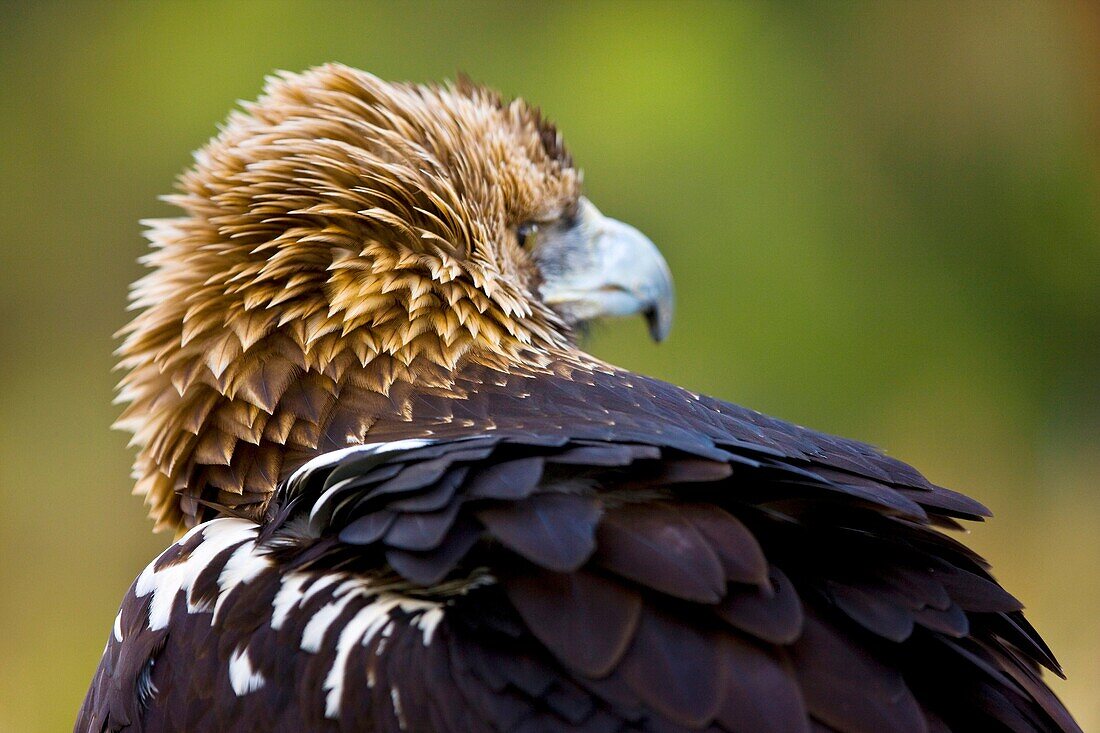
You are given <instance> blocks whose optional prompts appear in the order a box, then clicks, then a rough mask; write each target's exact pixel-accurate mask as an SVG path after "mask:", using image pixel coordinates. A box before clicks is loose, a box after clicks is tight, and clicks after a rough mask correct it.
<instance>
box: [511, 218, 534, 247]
mask: <svg viewBox="0 0 1100 733" xmlns="http://www.w3.org/2000/svg"><path fill="white" fill-rule="evenodd" d="M538 234H539V225H538V223H536V222H533V221H528V222H524V223H523V224H520V225H519V226H518V227H517V228H516V241H517V242H519V246H520V247H523V248H524V249H527V248H530V247H533V246H534V244H535V240H537V239H538Z"/></svg>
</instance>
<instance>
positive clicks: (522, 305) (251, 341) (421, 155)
mask: <svg viewBox="0 0 1100 733" xmlns="http://www.w3.org/2000/svg"><path fill="white" fill-rule="evenodd" d="M180 189H181V191H180V193H177V194H175V195H172V196H169V197H167V200H168V201H170V202H171V203H173V204H175V205H177V206H179V207H180V208H181V209H183V211H184V213H185V216H183V217H181V218H176V219H158V220H151V221H148V222H147V225H148V226H149V232H148V237H149V239H150V241H151V242H152V244H153V246H154V248H155V250H154V251H153V253H151V254H150V255H148V256H147V257H145V258H144V260H143V261H144V263H145V264H146V265H148V266H149V267H151V268H152V270H153V272H152V273H150V274H149V275H148V276H146V277H145V278H143V279H142V280H140V281H139V282H138V283H137V284H136V285H135V287H134V289H133V294H132V307H133V308H134V309H137V310H139V313H138V315H137V316H136V317H135V318H134V319H133V321H132V322H131V323H130V324H129V325H128V326H127V327H126V328H124V329H123V330H122V332H121V334H122V335H124V336H125V340H124V342H123V344H122V347H121V348H120V349H119V354H120V356H121V360H120V362H119V366H120V368H122V369H124V370H126V371H127V374H126V376H125V377H124V378H123V380H122V383H121V385H120V389H121V391H120V395H119V397H120V400H121V401H125V402H128V403H129V406H128V407H127V408H126V410H125V412H124V413H123V415H122V417H121V419H120V420H119V421H118V426H119V427H122V428H125V429H127V430H130V431H132V432H133V434H134V437H133V441H132V443H133V444H134V445H136V446H137V447H138V448H139V454H138V457H137V461H136V463H135V467H134V470H135V474H136V479H137V486H136V489H135V492H136V493H140V494H143V495H145V497H146V501H147V502H148V504H149V506H150V513H151V516H152V517H153V518H154V519H156V523H157V528H158V529H171V528H174V529H176V530H182V529H186V528H188V527H191V526H194V524H195V523H196V522H198V521H199V520H200V518H201V517H202V516H203V515H204V510H203V507H204V506H207V505H211V506H214V507H217V508H219V509H226V510H232V511H233V512H234V513H239V514H243V515H245V516H253V517H254V516H258V514H259V512H261V511H262V509H263V507H264V505H265V502H266V500H267V499H268V498H269V497H270V495H271V492H272V491H273V490H274V488H275V485H276V482H277V481H278V480H279V478H280V476H283V475H285V473H286V468H287V456H288V455H289V456H291V457H293V456H296V455H308V454H310V453H312V452H315V451H316V450H317V448H318V441H319V440H320V439H321V436H322V434H323V432H324V428H325V426H326V420H327V418H328V414H329V410H330V408H331V406H332V405H333V404H334V402H335V401H336V399H337V397H338V396H339V395H340V394H341V393H342V392H345V391H347V390H348V389H349V388H350V389H353V390H358V391H367V392H371V393H376V394H377V395H379V396H381V397H386V396H387V395H389V394H390V393H391V389H392V386H393V385H394V383H397V382H405V383H410V384H412V383H415V384H418V385H421V386H431V387H435V388H439V389H442V390H446V389H448V388H450V387H451V386H452V385H453V383H454V378H453V375H454V373H455V371H456V369H457V367H458V365H459V364H460V363H461V362H464V361H469V362H472V363H479V364H485V365H491V366H493V367H494V368H497V369H501V370H505V371H507V370H509V369H512V368H515V367H519V366H522V367H524V368H539V367H541V366H542V365H544V364H545V363H546V362H547V354H548V353H550V352H554V353H559V352H565V351H569V350H570V349H569V338H570V337H569V329H568V327H567V326H566V325H565V323H564V322H563V320H562V319H561V318H559V317H558V316H557V315H555V313H554V312H553V311H552V310H550V308H548V307H547V306H545V305H543V303H542V302H541V301H540V300H539V299H538V298H537V297H535V295H534V292H533V291H534V288H536V287H537V285H538V274H537V272H536V271H535V270H534V268H533V267H532V266H531V263H530V261H529V258H528V257H527V256H526V255H525V253H523V252H522V251H521V250H520V247H519V245H518V243H517V242H516V239H515V234H514V231H515V228H516V226H517V225H518V224H520V223H522V222H526V221H553V220H557V219H560V218H562V217H563V216H569V215H571V214H572V213H573V211H574V210H575V209H576V207H577V205H578V197H579V175H578V172H577V171H576V170H575V169H574V168H573V167H572V163H571V161H570V158H569V156H568V154H567V153H566V152H565V150H564V148H563V147H562V146H561V143H560V139H559V138H558V135H557V133H556V131H555V130H554V128H553V127H551V126H549V125H548V124H547V123H546V122H544V121H543V120H542V119H541V118H540V115H539V114H538V112H537V111H536V110H533V109H532V108H530V107H528V106H527V105H526V104H524V103H523V102H522V101H515V102H512V103H509V104H504V103H503V102H502V101H501V99H500V97H499V96H497V95H496V94H495V93H492V92H490V91H488V90H485V89H483V88H481V87H478V86H474V85H472V84H470V83H468V82H462V83H459V84H457V85H451V86H445V87H442V86H440V87H437V86H432V87H428V86H412V85H403V84H390V83H386V82H384V81H381V80H380V79H378V78H376V77H373V76H371V75H369V74H366V73H364V72H361V71H356V70H353V69H349V68H347V67H343V66H337V65H329V66H324V67H321V68H318V69H314V70H311V71H308V72H306V73H303V74H280V75H279V76H277V77H275V78H272V79H271V80H270V81H269V83H268V85H267V87H266V89H265V92H264V95H263V96H261V97H260V99H259V100H258V101H257V102H255V103H253V104H248V105H246V106H245V108H244V111H241V112H235V113H234V114H233V115H232V116H231V117H230V118H229V121H228V123H227V124H226V125H225V128H224V130H223V131H222V132H221V134H219V135H218V136H217V137H216V138H215V139H213V140H212V141H211V142H210V143H209V144H208V145H207V146H206V147H204V148H203V149H202V150H200V151H198V153H196V155H195V165H194V167H193V168H192V169H191V170H190V171H188V172H187V173H186V174H185V175H184V176H183V177H182V179H181V181H180ZM578 353H579V352H578ZM349 386H350V387H349ZM386 407H387V409H390V410H395V411H398V412H400V411H401V410H402V409H403V408H402V406H401V405H393V406H389V405H387V406H386ZM373 417H376V415H371V414H370V411H368V412H366V413H364V414H363V416H362V424H361V425H358V426H354V427H355V429H354V430H353V431H351V432H350V433H349V434H348V435H347V440H348V441H349V442H350V443H354V442H361V441H362V440H363V436H364V434H365V433H366V431H367V430H368V429H369V427H370V424H371V419H372V418H373ZM197 487H205V488H202V489H199V488H197Z"/></svg>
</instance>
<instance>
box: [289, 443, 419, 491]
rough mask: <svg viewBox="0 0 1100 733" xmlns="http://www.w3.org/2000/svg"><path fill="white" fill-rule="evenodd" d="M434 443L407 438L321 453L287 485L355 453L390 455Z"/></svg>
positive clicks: (297, 471) (292, 475)
mask: <svg viewBox="0 0 1100 733" xmlns="http://www.w3.org/2000/svg"><path fill="white" fill-rule="evenodd" d="M434 442H435V441H433V440H424V439H423V438H407V439H405V440H394V441H390V442H389V443H364V444H362V445H352V446H348V447H347V448H340V449H338V450H334V451H329V452H328V453H322V454H321V455H319V456H316V457H315V458H311V459H310V460H308V461H306V462H305V463H303V464H302V465H301V466H299V467H298V470H296V471H295V472H294V473H292V474H290V479H288V481H287V483H291V484H292V483H294V482H295V481H297V480H298V479H299V478H301V477H302V476H304V475H305V474H307V473H310V472H311V471H316V470H317V469H318V468H324V467H325V466H330V465H332V464H334V463H338V462H339V461H342V460H344V459H345V458H347V457H348V456H351V455H355V454H356V453H363V454H364V455H368V456H371V455H378V454H381V453H392V452H394V451H401V450H412V449H413V448H423V447H424V446H426V445H431V444H432V443H434Z"/></svg>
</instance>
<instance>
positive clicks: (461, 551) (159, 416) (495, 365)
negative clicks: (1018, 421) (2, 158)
mask: <svg viewBox="0 0 1100 733" xmlns="http://www.w3.org/2000/svg"><path fill="white" fill-rule="evenodd" d="M167 200H168V201H169V202H171V203H172V204H174V205H176V206H177V207H179V209H181V210H182V215H181V216H178V217H176V218H167V219H156V220H151V221H148V222H145V224H146V226H147V236H148V238H149V240H150V241H151V244H152V249H151V251H150V253H149V254H148V255H146V256H145V257H144V264H146V265H147V266H148V267H149V268H150V271H149V272H148V274H146V275H145V277H143V278H142V279H141V280H139V281H138V282H137V283H136V284H135V286H134V288H133V290H132V295H131V304H132V308H133V309H134V310H135V311H136V312H137V313H136V316H135V317H134V318H133V320H132V322H130V324H129V325H128V326H126V327H125V328H124V330H123V331H122V332H121V336H120V338H121V339H122V343H121V346H120V348H119V354H120V361H119V365H120V368H121V370H122V371H123V372H124V377H123V379H122V381H121V384H120V387H119V399H120V401H122V402H124V403H126V405H127V406H126V407H125V410H124V412H123V414H122V416H121V418H120V420H119V425H120V426H121V427H122V428H124V429H126V430H129V431H131V432H132V434H133V441H132V443H133V445H134V446H136V448H137V458H136V462H135V465H134V477H135V480H136V488H135V492H136V493H138V494H141V495H142V496H144V498H145V502H146V503H147V505H148V507H149V510H150V516H151V518H152V519H153V520H154V521H155V523H156V527H157V528H158V529H162V530H170V531H173V532H175V533H176V538H177V540H176V542H175V543H174V544H172V545H171V546H170V547H168V549H166V550H165V551H164V552H163V553H162V554H161V555H160V556H159V557H157V558H156V559H155V560H153V562H152V563H150V564H149V565H148V566H147V567H146V568H145V569H144V570H143V571H142V572H141V574H140V575H139V577H138V578H137V579H136V580H135V581H134V583H133V584H132V585H131V587H130V589H129V591H128V592H127V594H126V596H125V598H124V599H123V601H122V604H121V608H120V610H119V612H118V615H117V616H115V619H114V623H113V627H112V629H111V630H110V632H109V634H108V639H107V645H106V649H105V650H104V653H103V656H102V659H101V661H100V663H99V667H98V669H97V670H96V672H95V674H94V676H93V679H92V681H91V684H90V688H89V690H88V692H87V696H86V698H85V700H84V702H83V705H82V707H81V709H80V711H79V714H78V719H77V721H76V727H75V729H76V730H77V731H80V732H83V731H88V732H92V731H94V732H95V733H103V732H105V731H190V732H196V731H230V730H232V731H398V732H399V731H413V732H415V731H559V730H577V731H607V732H610V731H653V732H662V733H671V732H673V731H727V732H730V733H756V732H761V731H775V732H783V733H788V732H789V733H808V732H810V731H813V732H824V731H836V732H842V733H882V732H883V731H896V732H898V733H935V732H940V731H1016V732H1023V731H1079V728H1078V727H1077V725H1076V724H1075V722H1074V721H1073V719H1072V717H1071V715H1070V714H1069V713H1068V712H1067V711H1066V709H1065V708H1064V707H1063V705H1062V704H1061V703H1060V702H1059V700H1058V699H1057V697H1056V696H1055V695H1054V694H1053V693H1052V692H1051V690H1050V689H1049V688H1048V687H1047V685H1046V684H1045V683H1044V681H1043V678H1042V671H1041V668H1043V667H1045V668H1046V669H1047V670H1050V671H1052V672H1053V673H1055V674H1061V671H1060V669H1059V666H1058V662H1057V661H1056V660H1055V658H1054V655H1053V654H1052V653H1051V651H1050V649H1049V648H1048V647H1047V645H1046V644H1045V643H1044V642H1043V640H1042V639H1041V638H1040V636H1039V634H1038V633H1037V632H1036V631H1035V629H1034V628H1033V627H1032V626H1031V625H1030V624H1029V623H1028V621H1027V620H1026V619H1025V617H1024V615H1023V614H1022V612H1021V609H1022V605H1021V603H1020V601H1018V600H1017V599H1016V598H1015V597H1013V596H1012V595H1011V594H1009V593H1008V592H1007V591H1006V590H1004V589H1003V588H1002V587H1001V586H1000V585H999V584H998V583H997V581H996V580H995V579H994V578H993V576H992V575H991V574H990V571H989V568H988V565H987V563H986V562H985V561H984V560H983V559H982V558H981V557H979V556H978V555H977V554H976V553H975V552H973V551H972V550H970V549H968V548H967V547H966V546H965V545H964V544H962V543H960V542H959V541H958V540H957V539H956V538H955V537H954V536H952V535H951V534H950V532H951V531H952V530H957V529H959V528H960V527H961V521H964V520H981V519H982V518H983V517H985V516H987V515H988V511H987V509H986V508H985V507H984V506H982V504H980V503H978V502H977V501H975V500H973V499H971V498H968V497H967V496H964V495H962V494H960V493H956V492H954V491H951V490H949V489H946V488H942V487H940V486H937V485H935V484H933V483H931V482H930V481H928V480H927V479H926V478H925V477H924V476H923V475H922V474H921V473H919V472H918V471H917V470H915V469H914V468H912V467H910V466H908V465H906V464H905V463H902V462H900V461H898V460H896V459H894V458H891V457H888V456H886V455H884V454H883V453H881V452H880V451H878V450H876V449H875V448H872V447H870V446H868V445H865V444H863V443H860V442H856V441H853V440H846V439H843V438H839V437H833V436H830V435H826V434H823V433H819V432H815V431H813V430H810V429H807V428H804V427H800V426H796V425H793V424H790V423H787V422H784V421H781V420H778V419H775V418H772V417H768V416H765V415H763V414H761V413H759V412H756V411H753V410H750V409H746V408H743V407H738V406H735V405H732V404H728V403H726V402H723V401H720V400H717V399H713V398H710V397H707V396H703V395H700V394H696V393H694V392H692V391H689V390H687V389H683V388H680V387H677V386H674V385H671V384H667V383H665V382H661V381H658V380H656V379H652V378H649V377H645V376H642V375H639V374H635V373H632V372H629V371H626V370H623V369H620V368H617V367H615V366H612V365H611V364H608V363H605V362H604V361H601V360H600V359H598V358H596V357H594V356H592V355H590V354H588V353H586V352H585V351H583V350H582V348H581V347H580V346H579V342H580V340H581V336H582V335H583V333H584V331H585V327H586V324H588V323H590V322H591V321H593V320H594V319H597V318H602V317H605V316H625V315H631V314H640V315H643V316H644V317H645V318H646V319H647V321H648V324H649V329H650V332H651V334H652V336H653V337H654V338H655V339H658V340H660V339H662V338H663V337H664V336H665V335H666V334H667V332H668V330H669V327H670V324H671V318H672V308H673V305H672V303H673V287H672V279H671V276H670V274H669V269H668V267H667V265H666V263H665V261H664V259H663V258H662V257H661V255H660V253H659V251H658V250H657V248H656V247H655V246H654V244H653V243H652V242H651V241H650V240H649V239H647V238H646V237H645V236H643V235H642V234H641V233H640V232H639V231H638V230H637V229H635V228H633V227H631V226H628V225H627V224H624V223H621V222H619V221H616V220H614V219H611V218H609V217H607V216H605V215H603V214H602V213H601V212H600V211H599V209H598V208H597V207H596V206H595V205H594V204H593V203H591V202H590V201H589V200H588V199H587V198H585V197H584V195H583V193H582V176H581V172H580V169H579V168H578V167H577V166H576V165H575V164H574V162H573V160H572V158H571V156H570V154H569V152H568V151H567V149H566V147H565V145H564V144H563V142H562V138H561V135H560V134H559V133H558V131H557V129H556V128H555V127H554V126H553V125H552V124H551V123H550V122H549V121H547V119H545V118H544V117H543V115H542V114H541V112H540V111H539V110H538V109H537V108H535V107H533V106H531V105H529V104H527V103H526V102H524V101H522V100H514V101H513V100H508V99H505V98H503V97H502V96H501V95H500V94H498V93H496V92H494V91H492V90H489V89H486V88H484V87H482V86H479V85H477V84H474V83H473V82H471V81H469V80H467V79H465V78H460V79H459V80H458V81H456V82H453V83H448V84H441V85H415V84H405V83H401V84H398V83H388V82H385V81H382V80H380V79H378V78H376V77H374V76H372V75H370V74H367V73H365V72H362V71H358V70H355V69H352V68H348V67H345V66H342V65H336V64H330V65H325V66H321V67H317V68H313V69H310V70H307V71H305V72H303V73H300V74H290V73H283V74H279V75H277V76H275V77H272V78H271V79H270V80H269V81H268V83H267V85H266V87H265V90H264V92H263V94H262V96H260V97H259V99H258V100H257V101H256V102H254V103H248V104H244V105H243V107H242V108H241V109H240V110H239V111H237V112H234V113H233V114H231V116H230V117H229V119H228V121H227V122H226V124H225V125H224V126H223V127H222V128H221V131H220V133H219V134H218V135H217V136H216V137H215V138H214V139H213V140H212V141H210V142H209V143H208V144H207V145H206V146H205V147H204V148H202V149H201V150H200V151H199V152H198V153H197V154H196V155H195V161H194V165H193V166H192V167H191V168H190V169H189V170H188V171H187V172H186V173H184V174H183V176H182V177H181V179H180V180H179V183H178V187H177V192H176V193H175V194H174V195H172V196H169V197H168V199H167ZM696 325H697V326H699V325H701V324H696Z"/></svg>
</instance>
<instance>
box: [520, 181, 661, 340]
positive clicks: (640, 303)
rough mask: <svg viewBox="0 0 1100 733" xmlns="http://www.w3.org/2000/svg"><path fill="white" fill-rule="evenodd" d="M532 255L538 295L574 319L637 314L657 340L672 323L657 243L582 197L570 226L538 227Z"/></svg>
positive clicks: (564, 314) (567, 317) (585, 319)
mask: <svg viewBox="0 0 1100 733" xmlns="http://www.w3.org/2000/svg"><path fill="white" fill-rule="evenodd" d="M533 256H534V257H535V260H536V262H537V263H538V265H539V269H540V271H541V273H542V276H543V282H542V285H541V287H540V289H539V294H540V296H541V297H542V299H543V302H545V303H546V304H547V305H549V306H550V307H552V308H554V309H555V310H556V311H558V312H559V313H560V314H562V316H563V317H565V319H566V320H567V321H570V322H572V323H578V322H584V321H590V320H593V319H595V318H601V317H604V316H629V315H634V314H636V313H641V314H642V315H644V316H645V318H646V321H647V322H648V323H649V333H650V335H651V336H652V337H653V339H654V340H655V341H663V340H664V339H665V337H666V336H668V332H669V329H670V328H672V308H673V293H672V275H671V274H670V273H669V271H668V265H667V264H666V263H665V259H664V258H663V257H662V256H661V253H660V251H658V249H657V247H656V245H654V244H653V242H651V241H649V239H648V238H647V237H646V236H645V235H644V234H642V233H641V232H639V231H638V230H637V229H635V228H634V227H632V226H630V225H628V224H624V223H623V222H621V221H616V220H615V219H612V218H610V217H607V216H604V215H603V214H601V213H600V211H599V209H597V208H596V207H595V206H593V205H592V203H591V202H590V201H589V200H588V199H585V198H582V199H581V200H580V204H579V209H578V212H577V216H576V218H575V219H574V220H573V221H571V222H569V224H568V225H563V224H559V225H549V226H547V227H546V228H545V230H540V232H539V238H538V243H537V245H536V247H535V248H534V251H533Z"/></svg>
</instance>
